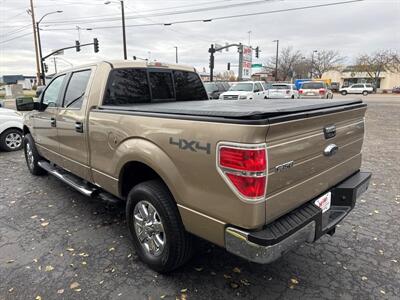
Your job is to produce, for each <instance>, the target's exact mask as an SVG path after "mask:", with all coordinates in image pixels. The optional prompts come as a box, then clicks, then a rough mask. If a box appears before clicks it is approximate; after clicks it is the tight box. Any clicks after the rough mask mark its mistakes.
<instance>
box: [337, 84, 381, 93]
mask: <svg viewBox="0 0 400 300" xmlns="http://www.w3.org/2000/svg"><path fill="white" fill-rule="evenodd" d="M373 91H374V87H373V86H372V85H371V84H368V83H356V84H352V85H351V86H349V87H345V88H344V87H342V88H341V89H339V93H341V94H342V95H347V94H363V95H364V96H367V95H368V94H371V93H372V92H373Z"/></svg>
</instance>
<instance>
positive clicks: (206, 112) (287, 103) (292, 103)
mask: <svg viewBox="0 0 400 300" xmlns="http://www.w3.org/2000/svg"><path fill="white" fill-rule="evenodd" d="M364 105H365V104H363V102H362V100H357V99H352V100H326V99H298V100H288V99H277V100H229V101H228V100H210V101H204V100H203V101H180V102H166V103H151V104H138V105H130V106H101V107H100V108H99V109H100V110H118V111H120V112H121V111H125V112H132V113H146V114H147V113H154V114H170V115H175V116H176V117H179V116H181V117H183V118H185V116H186V117H187V116H198V117H209V118H224V119H232V120H233V119H236V120H253V121H262V120H266V119H268V118H274V117H281V116H295V115H299V114H303V113H307V114H308V113H312V112H315V113H317V114H320V113H322V114H323V111H326V112H332V111H335V110H337V109H340V110H346V109H352V108H356V107H360V106H364ZM301 117H304V114H303V115H302V116H301ZM226 121H228V120H226ZM228 122H229V121H228Z"/></svg>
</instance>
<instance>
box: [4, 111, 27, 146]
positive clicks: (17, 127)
mask: <svg viewBox="0 0 400 300" xmlns="http://www.w3.org/2000/svg"><path fill="white" fill-rule="evenodd" d="M22 127H23V125H22V114H20V113H19V112H17V111H15V110H12V109H8V108H0V150H3V151H15V150H19V149H21V148H22V136H23V134H22Z"/></svg>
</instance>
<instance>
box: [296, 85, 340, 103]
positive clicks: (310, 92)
mask: <svg viewBox="0 0 400 300" xmlns="http://www.w3.org/2000/svg"><path fill="white" fill-rule="evenodd" d="M299 98H309V99H311V98H318V99H332V98H333V93H332V91H331V90H330V89H328V87H327V86H326V84H325V82H322V81H308V82H303V83H302V84H301V86H300V89H299Z"/></svg>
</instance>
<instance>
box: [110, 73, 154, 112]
mask: <svg viewBox="0 0 400 300" xmlns="http://www.w3.org/2000/svg"><path fill="white" fill-rule="evenodd" d="M138 103H150V91H149V85H148V83H147V71H146V69H115V70H113V71H111V73H110V76H109V78H108V82H107V87H106V91H105V96H104V101H103V104H104V105H130V104H138Z"/></svg>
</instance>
